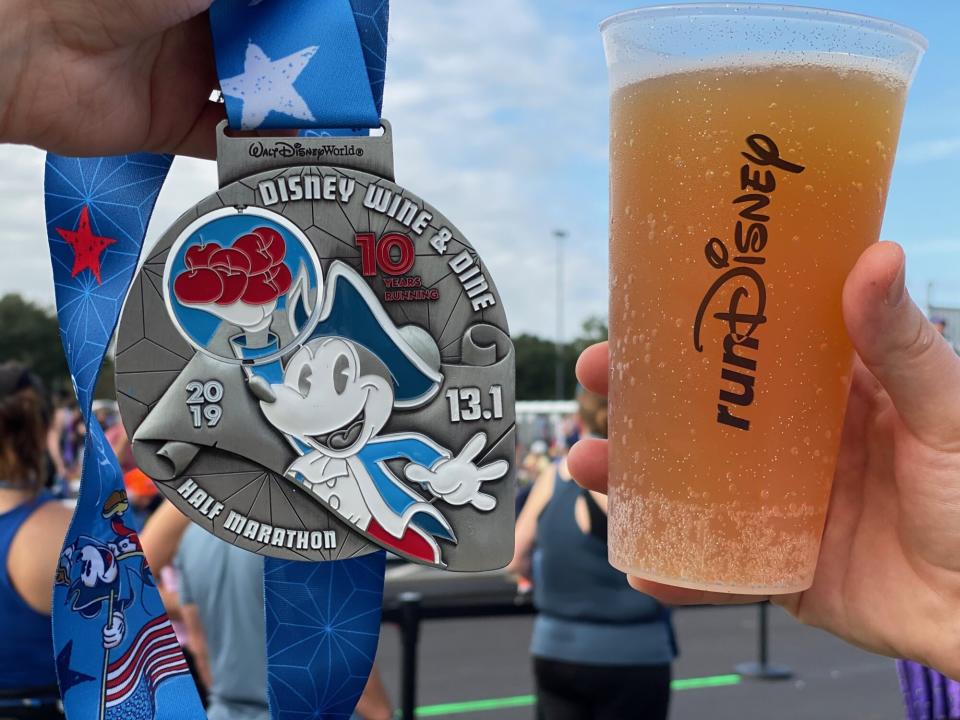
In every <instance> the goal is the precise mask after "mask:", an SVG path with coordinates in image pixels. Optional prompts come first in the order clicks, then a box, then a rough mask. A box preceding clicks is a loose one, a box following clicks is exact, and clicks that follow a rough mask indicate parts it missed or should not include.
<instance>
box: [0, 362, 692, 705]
mask: <svg viewBox="0 0 960 720" xmlns="http://www.w3.org/2000/svg"><path fill="white" fill-rule="evenodd" d="M606 412H607V411H606V400H605V398H602V397H599V396H597V395H593V394H591V393H588V392H586V391H580V392H579V393H578V396H577V400H576V402H559V403H529V404H524V403H521V404H520V406H518V413H517V417H518V430H519V432H518V435H519V442H518V447H517V468H518V493H517V507H516V511H517V525H516V548H517V550H516V555H515V557H514V559H513V562H512V563H511V565H510V568H509V571H510V572H511V573H512V574H513V576H514V577H515V578H516V581H517V586H518V589H519V591H520V592H532V594H533V599H534V604H535V606H536V608H537V611H538V614H537V618H536V620H535V623H534V631H533V637H532V639H531V654H532V660H533V669H534V677H535V681H536V692H537V700H538V704H537V708H538V709H537V717H538V719H539V720H565V719H566V718H585V719H586V718H598V719H600V720H603V719H605V718H611V719H612V718H620V717H626V716H628V715H629V716H632V717H638V718H644V719H649V720H660V719H661V718H666V715H667V706H668V702H669V692H670V691H669V687H670V677H671V663H672V660H673V658H674V656H675V654H676V647H675V642H674V637H673V630H672V626H671V622H670V615H669V612H668V611H667V610H666V609H665V608H663V607H662V606H660V605H659V604H658V603H657V602H656V601H655V600H653V599H652V598H649V597H647V596H644V595H641V594H639V593H636V592H634V591H633V590H631V589H630V587H629V585H628V584H627V582H626V579H625V577H624V576H623V575H622V574H621V573H619V572H618V571H616V570H614V569H613V568H612V567H610V565H609V564H608V563H607V559H606V555H607V553H606V498H605V497H604V496H602V495H598V494H596V493H591V492H588V491H586V490H583V489H581V488H580V487H579V486H577V485H576V483H574V482H573V481H572V479H571V477H570V474H569V471H568V470H567V467H566V460H565V458H566V454H567V450H568V449H569V448H570V447H571V446H572V445H573V444H574V443H575V442H577V440H579V439H580V438H581V437H583V436H605V434H606ZM93 413H94V415H95V416H96V419H97V421H98V422H99V423H100V425H101V426H102V427H103V429H104V434H105V437H106V439H107V441H108V442H109V443H110V446H111V447H112V448H113V451H114V453H115V454H116V456H117V458H118V462H119V465H120V469H121V471H122V474H123V479H124V484H125V487H126V500H125V501H124V502H126V503H128V507H127V511H128V512H130V513H131V514H133V515H134V516H135V518H136V525H135V526H134V527H141V528H143V529H142V532H141V533H140V543H141V547H142V550H143V553H144V554H145V556H146V558H147V560H148V563H149V565H150V567H151V569H152V570H153V574H154V577H155V579H156V582H157V587H158V589H159V590H160V593H161V597H162V599H163V602H164V605H165V607H166V609H167V612H168V614H169V616H170V619H171V621H172V622H173V626H174V629H175V631H176V634H177V638H178V640H179V642H180V644H181V646H182V648H183V651H184V655H185V657H186V659H187V662H188V664H189V667H190V669H191V672H192V674H193V676H194V679H195V681H196V684H197V687H198V689H199V690H200V691H201V695H202V696H203V698H204V702H205V703H206V706H207V713H208V716H209V718H210V719H211V720H266V719H267V718H268V717H269V711H268V707H267V687H266V651H265V643H264V636H265V621H264V608H263V584H262V577H263V558H262V557H260V556H257V555H253V554H251V553H248V552H246V551H244V550H241V549H238V548H236V547H234V546H232V545H229V544H227V543H225V542H223V541H221V540H219V539H218V538H216V537H215V536H213V535H212V534H210V533H208V532H206V531H205V530H203V529H202V528H200V527H199V526H196V525H193V524H191V523H190V522H189V521H188V519H187V518H186V517H185V516H184V515H182V514H181V513H180V512H179V511H178V510H176V508H174V507H173V506H172V505H170V504H169V503H167V502H165V501H164V500H163V499H162V496H161V495H160V494H159V493H158V491H157V488H156V487H155V486H154V484H153V482H152V481H151V480H150V478H148V477H147V476H146V475H144V473H143V472H141V471H140V470H139V469H138V468H137V466H136V463H135V461H134V457H133V453H132V451H131V444H130V439H129V438H128V437H127V434H126V432H125V430H124V427H123V424H122V423H121V422H120V417H119V413H118V408H117V404H116V402H113V401H108V400H97V401H96V402H95V403H94V404H93ZM14 429H16V431H14ZM87 431H88V429H87V427H86V425H85V423H84V420H83V416H82V415H81V413H80V412H79V410H78V408H77V406H76V402H75V401H74V400H73V399H72V397H71V396H69V395H68V394H65V393H60V394H57V395H56V396H55V397H54V398H52V399H50V398H48V396H47V393H46V392H45V391H44V389H43V387H42V384H41V383H40V381H39V380H38V379H37V378H36V377H35V376H34V375H33V374H32V373H31V372H30V371H29V369H28V368H27V367H25V366H23V365H19V364H17V363H6V364H4V365H0V561H2V562H0V616H2V617H3V618H4V621H5V624H6V625H8V626H16V627H17V628H18V632H17V633H16V637H11V636H10V635H9V633H8V640H10V642H8V643H6V647H7V649H6V650H4V649H0V669H2V670H0V720H5V719H6V718H32V719H33V720H38V719H42V718H56V717H61V715H60V709H59V703H58V691H57V688H56V673H55V671H54V658H53V652H52V647H53V645H52V639H51V637H50V620H49V614H50V594H51V589H52V583H53V578H54V575H55V570H56V568H57V562H58V557H59V553H60V547H61V545H62V540H63V537H64V535H65V534H66V530H67V526H68V524H69V520H70V517H71V511H72V505H73V503H74V499H75V498H76V495H77V492H78V490H79V483H80V476H81V470H82V467H83V460H84V440H85V438H86V434H87ZM131 525H133V523H131ZM37 538H40V540H37ZM106 623H107V624H106V625H105V627H104V637H105V638H106V637H107V636H108V635H109V634H111V633H113V634H116V633H117V632H118V630H117V628H116V626H114V625H112V624H111V623H112V620H110V619H107V620H106ZM120 632H122V631H120ZM13 648H16V649H15V650H14V649H13ZM25 648H26V650H25ZM15 656H16V657H15ZM18 663H19V666H20V670H19V671H17V672H15V671H14V670H13V669H12V668H13V667H14V665H15V664H18ZM25 700H28V701H29V702H24V701H25ZM638 707H642V708H644V710H643V713H642V714H640V715H638V714H636V708H638ZM392 716H393V707H392V704H391V701H390V699H389V697H388V696H387V692H386V690H385V688H384V686H383V683H382V681H381V679H380V674H379V671H378V670H377V668H376V666H375V668H374V672H373V674H372V675H371V679H370V682H369V683H368V686H367V689H366V690H365V692H364V695H363V698H362V699H361V701H360V704H359V706H358V708H357V712H356V717H358V718H364V719H366V720H386V718H390V717H392Z"/></svg>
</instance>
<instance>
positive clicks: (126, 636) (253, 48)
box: [45, 0, 388, 720]
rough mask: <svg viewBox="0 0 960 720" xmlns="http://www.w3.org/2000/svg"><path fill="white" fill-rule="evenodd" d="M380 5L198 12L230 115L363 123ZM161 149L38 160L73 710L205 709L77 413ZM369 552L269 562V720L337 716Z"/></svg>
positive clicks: (362, 637)
mask: <svg viewBox="0 0 960 720" xmlns="http://www.w3.org/2000/svg"><path fill="white" fill-rule="evenodd" d="M387 14H388V1H387V0H259V2H256V1H254V2H251V0H217V1H216V2H215V3H214V4H213V6H212V7H211V9H210V21H211V28H212V31H213V37H214V47H215V52H216V61H217V69H218V73H219V75H220V79H221V85H222V90H223V94H224V100H225V103H226V109H227V115H228V118H229V120H230V124H231V126H232V127H235V128H263V129H269V128H291V127H294V128H303V129H307V128H310V129H319V128H330V129H339V130H338V132H339V133H340V134H343V133H344V132H348V133H349V132H351V131H350V130H344V129H349V128H370V127H374V126H376V125H377V124H378V123H379V115H380V106H381V101H382V94H383V79H384V68H385V61H386V27H387ZM353 132H356V133H357V134H360V133H363V134H365V133H366V130H362V131H353ZM172 160H173V158H172V157H170V156H161V155H151V154H146V153H139V154H134V155H128V156H122V157H110V158H66V157H61V156H57V155H54V154H49V155H48V156H47V164H46V176H45V206H46V217H47V235H48V239H49V244H50V255H51V262H52V265H53V274H54V285H55V290H56V300H57V312H58V316H59V319H60V329H61V339H62V342H63V346H64V351H65V353H66V355H67V361H68V365H69V367H70V372H71V376H72V378H73V382H74V385H75V389H76V394H77V398H78V402H79V404H80V410H81V412H82V413H83V416H84V418H85V420H86V423H87V427H88V432H87V437H86V441H85V445H84V462H83V474H82V480H81V484H80V494H79V497H78V500H77V509H76V512H75V514H74V518H73V521H72V523H71V526H70V529H69V530H68V532H67V537H66V540H65V541H64V548H63V553H62V555H61V560H60V566H59V568H58V571H57V583H56V585H55V588H54V598H53V613H52V614H53V634H54V652H55V654H56V664H57V675H58V679H59V683H60V690H61V694H62V696H63V702H64V707H65V710H66V713H67V717H68V718H71V719H72V720H81V719H86V718H101V719H103V720H166V719H167V718H169V719H170V720H175V719H176V720H193V718H203V717H205V715H204V712H203V709H202V707H201V705H200V701H199V698H198V696H197V693H196V689H195V687H194V685H193V682H192V680H191V678H190V676H189V674H188V671H187V666H186V663H185V662H184V660H183V656H182V654H181V653H180V650H179V646H178V645H177V642H176V637H175V636H174V634H173V630H172V628H171V626H170V623H169V620H168V619H167V616H166V614H165V612H164V610H163V605H162V604H161V601H160V597H159V593H158V592H157V589H156V586H155V583H154V580H153V578H152V576H151V574H150V570H149V568H148V567H147V565H146V561H145V559H144V557H143V552H142V550H141V548H140V544H139V540H138V539H137V535H136V529H137V528H136V523H135V522H134V520H133V518H132V517H131V516H130V513H129V512H127V511H128V506H129V504H128V501H127V499H126V495H125V494H124V490H123V478H122V475H121V472H120V468H119V466H118V464H117V460H116V458H115V456H114V455H113V452H112V451H111V449H110V446H109V444H108V443H107V442H106V439H105V438H104V435H103V431H102V429H101V428H100V426H99V424H98V423H97V421H96V419H95V418H94V417H93V416H92V414H91V403H92V399H93V389H94V387H95V385H96V381H97V378H98V376H99V372H100V367H101V365H102V364H103V358H104V356H105V354H106V351H107V347H108V345H109V342H110V338H111V336H112V334H113V330H114V328H115V326H116V324H117V320H118V317H119V314H120V309H121V305H122V303H123V299H124V297H125V295H126V292H127V289H128V287H129V285H130V282H131V279H132V276H133V273H134V271H135V269H136V267H137V260H138V258H139V256H140V250H141V247H142V245H143V240H144V235H145V233H146V227H147V223H148V221H149V218H150V215H151V214H152V211H153V206H154V204H155V202H156V199H157V195H158V193H159V191H160V188H161V187H162V185H163V182H164V180H165V179H166V176H167V172H168V170H169V168H170V164H171V162H172ZM147 342H148V341H147ZM384 564H385V559H384V553H383V552H375V553H372V554H370V555H365V556H362V557H359V558H352V559H345V560H338V561H334V562H329V563H303V562H294V561H281V560H275V559H267V561H266V563H265V571H264V590H265V603H266V627H267V638H266V640H267V656H268V681H269V700H270V711H271V716H272V717H273V718H275V719H283V720H286V719H287V718H290V719H291V720H292V718H307V717H310V718H348V717H349V716H350V714H351V713H352V711H353V708H354V707H355V705H356V702H357V699H358V698H359V696H360V693H361V692H362V690H363V687H364V685H365V683H366V679H367V676H368V674H369V672H370V667H371V665H372V662H373V657H374V654H375V652H376V646H377V638H378V635H379V626H380V606H381V602H382V594H383V576H384ZM234 631H235V632H244V629H243V628H236V629H234Z"/></svg>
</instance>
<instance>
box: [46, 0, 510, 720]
mask: <svg viewBox="0 0 960 720" xmlns="http://www.w3.org/2000/svg"><path fill="white" fill-rule="evenodd" d="M386 14H387V8H386V3H385V2H367V1H365V0H354V1H353V2H348V1H347V0H338V1H337V2H332V1H331V2H325V3H309V4H307V3H299V2H290V1H289V0H267V1H266V2H260V3H248V2H239V1H235V0H218V2H216V3H214V5H213V6H212V7H211V10H210V23H211V27H212V30H213V39H214V47H215V49H216V57H217V67H218V70H219V76H220V78H221V81H220V86H221V88H222V90H223V93H224V96H225V100H226V112H227V115H228V117H229V119H230V127H232V128H238V129H258V130H260V131H261V134H262V135H263V137H260V138H258V139H250V138H241V137H233V136H232V135H231V132H230V130H229V129H228V128H227V127H226V124H224V125H222V126H221V127H220V129H219V130H217V131H216V133H215V132H214V128H213V126H212V124H206V123H202V124H201V125H200V126H199V127H198V128H196V129H195V130H194V131H193V132H195V133H204V132H206V133H208V134H209V137H210V138H211V139H214V138H215V139H216V140H217V142H218V144H219V152H218V165H219V170H220V186H221V187H220V189H219V190H218V191H217V192H216V193H215V194H213V195H211V196H210V197H208V198H207V199H205V200H203V201H201V202H200V203H199V204H198V205H197V206H196V207H195V208H194V209H192V210H189V211H188V212H186V213H185V214H184V215H183V216H182V217H181V218H180V220H178V221H177V222H176V223H175V224H174V226H173V227H172V228H171V229H170V230H169V231H168V232H167V233H165V234H164V235H163V236H162V238H161V239H160V241H159V242H158V243H157V245H156V247H154V248H153V249H152V250H151V251H150V253H149V254H148V256H147V258H146V260H145V262H144V264H143V266H142V268H141V269H140V270H139V271H138V272H137V273H136V275H135V277H134V276H133V274H134V270H135V269H136V259H137V256H138V254H139V246H140V244H141V243H142V239H143V235H144V232H145V230H146V219H147V218H148V217H149V210H150V206H152V203H153V201H154V200H155V198H156V194H157V192H158V191H159V188H160V186H161V185H162V182H163V180H164V178H165V175H166V170H167V169H168V167H169V164H170V161H171V158H169V157H157V156H150V155H138V156H129V157H122V158H99V159H91V160H76V159H67V158H61V157H58V156H54V155H51V156H50V158H49V160H48V171H47V210H48V224H49V226H50V230H51V233H50V237H51V252H52V254H53V256H54V270H55V274H56V276H57V282H58V285H57V300H58V309H59V311H60V318H61V323H62V326H63V328H64V333H65V335H64V338H65V343H64V344H65V348H66V349H67V352H68V356H69V357H70V361H71V368H72V370H73V372H74V376H75V381H76V383H77V388H78V394H79V395H80V397H81V404H82V405H84V407H85V408H86V410H87V411H88V412H87V414H88V415H89V398H90V391H91V390H92V387H93V383H94V382H95V379H96V376H97V368H99V365H100V359H101V358H102V356H103V353H104V352H105V350H106V346H107V343H108V342H109V340H110V336H111V333H112V329H113V326H114V324H115V323H116V322H117V320H118V316H119V329H118V335H117V344H116V363H117V387H118V392H119V397H120V405H121V414H122V418H123V423H124V425H125V427H126V429H127V432H128V434H129V436H130V437H131V439H132V447H133V453H134V456H135V458H136V460H137V462H138V464H139V465H140V467H141V469H142V470H143V471H144V472H146V473H147V474H148V475H150V476H151V477H152V478H153V479H154V480H155V481H157V485H158V487H159V489H160V491H161V492H162V493H163V494H164V495H165V496H166V497H167V498H169V499H170V500H171V501H172V502H173V503H174V504H175V505H177V506H178V507H179V508H180V509H181V510H182V511H183V512H184V513H186V514H187V515H188V516H189V517H191V518H192V519H193V520H195V521H196V522H198V523H199V524H201V526H203V527H205V528H206V529H207V530H209V531H211V532H213V533H214V534H216V535H218V536H219V537H220V538H222V539H224V540H227V541H228V542H231V543H234V544H236V545H238V546H239V547H242V548H245V549H247V550H250V551H253V552H257V553H261V554H263V555H266V556H268V559H267V563H266V566H265V597H266V603H267V636H268V638H267V643H268V646H267V649H268V665H269V684H270V702H271V714H272V715H273V717H275V718H282V717H288V716H291V717H292V716H293V715H290V713H294V714H296V713H301V714H302V713H303V712H309V713H314V714H316V716H318V717H348V716H349V714H350V713H351V711H352V709H353V707H354V705H355V703H356V699H357V697H358V696H359V693H360V691H361V690H362V688H363V685H364V683H365V679H366V676H367V674H368V673H369V670H370V665H371V663H372V661H373V655H374V653H375V650H376V639H377V635H378V632H379V609H380V602H381V596H382V584H383V572H384V553H383V552H382V549H387V550H390V551H391V552H394V553H395V554H397V555H399V556H401V557H404V558H406V559H410V560H414V561H416V562H421V563H426V564H429V565H434V566H438V567H447V568H450V569H456V570H481V569H490V568H494V567H500V566H503V565H505V564H506V563H507V561H508V560H509V559H510V557H511V553H512V521H513V475H512V462H513V443H514V418H513V363H514V359H513V348H512V344H511V342H510V338H509V335H508V331H507V324H506V318H505V315H504V313H503V310H502V308H501V305H500V302H499V297H498V296H497V293H496V289H495V286H494V284H493V281H492V279H491V278H490V277H489V273H488V271H487V270H486V268H485V267H484V266H483V264H482V262H481V260H480V258H479V257H478V256H477V254H476V252H475V251H474V250H473V248H472V246H471V245H470V244H469V243H468V242H467V240H466V239H465V238H464V237H463V235H462V234H461V233H460V232H459V231H458V230H457V229H456V227H455V226H454V225H453V224H452V223H451V222H450V221H448V220H447V219H446V218H445V217H444V216H443V215H442V214H441V213H440V212H439V211H438V210H436V209H435V208H433V207H432V206H430V205H429V204H428V203H425V202H424V201H422V200H420V199H419V198H418V197H416V196H415V195H413V194H412V193H410V192H409V191H407V190H405V189H403V188H402V187H400V186H398V185H396V184H395V183H394V182H393V161H392V148H391V140H392V136H391V132H390V127H389V124H388V123H386V121H384V122H383V123H382V125H381V121H380V119H379V106H380V96H381V92H382V85H383V58H384V57H385V49H386V48H385V37H386ZM208 79H209V78H205V80H208ZM198 82H199V80H198ZM205 107H206V106H205ZM212 107H214V108H219V107H220V106H217V105H215V104H214V105H212ZM208 112H210V111H209V110H205V111H204V113H208ZM377 126H381V127H382V132H381V134H380V135H379V136H376V137H359V136H358V132H357V131H352V130H343V128H358V127H359V128H375V127H377ZM290 128H300V129H316V130H322V129H324V128H327V129H330V132H331V133H332V134H334V135H336V137H331V136H329V134H330V133H323V134H324V135H327V136H325V137H300V138H292V137H289V136H283V137H273V138H271V137H268V135H269V133H270V132H271V130H273V131H274V132H277V131H280V130H285V129H290ZM338 128H340V129H339V130H338ZM310 134H311V135H317V133H310ZM362 135H366V130H364V131H363V132H362ZM117 208H120V209H119V210H118V209H117ZM90 239H92V241H95V242H93V245H91V246H90V247H91V248H93V249H94V250H95V249H96V248H95V247H93V246H94V245H95V246H96V247H99V248H100V250H101V253H100V254H99V259H100V260H102V262H101V263H100V264H98V265H97V268H96V270H97V272H94V267H93V265H94V264H96V263H95V259H94V258H92V257H91V258H86V259H83V262H79V260H80V259H81V258H80V256H79V255H78V254H76V253H79V252H80V251H85V248H87V246H88V245H89V243H90V242H92V241H91V240H90ZM71 240H72V242H71ZM108 246H109V247H110V248H111V252H110V253H102V250H103V248H106V247H108ZM71 253H74V254H76V255H75V257H71ZM86 270H90V272H86ZM131 279H132V280H133V283H132V285H131V286H130V290H129V293H127V287H128V284H129V283H130V281H131ZM124 295H126V296H127V299H126V302H125V304H124V309H123V312H122V314H121V313H120V311H119V301H120V299H121V298H123V297H124ZM94 315H95V316H96V317H97V318H98V319H99V322H98V326H97V332H96V333H95V336H96V338H94V337H92V336H91V335H90V332H89V329H88V326H89V320H90V319H91V318H92V317H93V316H94ZM94 339H96V342H94ZM95 425H96V423H92V426H95ZM98 430H99V428H98V427H94V428H92V432H91V437H92V440H90V441H88V446H89V447H88V450H89V452H88V462H87V467H86V468H85V473H84V481H83V484H82V487H81V496H80V499H79V501H78V508H77V514H76V516H75V521H74V524H73V527H72V528H71V531H70V533H69V534H68V538H67V543H66V547H65V550H64V555H63V567H62V568H61V570H62V572H61V573H60V576H61V577H62V579H63V584H62V585H61V586H58V587H60V588H61V589H60V590H58V591H57V594H56V596H55V601H54V628H55V645H56V646H57V648H56V649H57V651H58V652H59V653H60V655H61V657H62V658H63V663H62V671H61V673H60V677H61V687H62V691H63V693H64V700H65V705H66V707H67V713H68V715H69V716H70V717H88V716H89V714H88V713H89V709H90V708H91V707H94V706H95V707H99V708H100V716H101V717H110V718H114V717H116V718H121V717H123V718H127V717H129V718H138V719H139V718H144V719H147V718H166V717H170V718H173V717H177V718H181V717H202V711H201V710H200V709H199V705H198V703H197V702H196V697H195V695H194V693H193V692H192V689H190V688H189V680H188V679H187V678H186V677H185V676H184V675H183V669H182V667H181V664H182V658H181V657H180V655H179V651H178V650H177V649H176V647H175V643H172V641H171V640H170V639H169V638H170V633H169V629H168V628H169V622H168V621H167V620H166V616H165V615H164V613H163V608H162V606H161V605H160V603H159V598H158V597H157V595H156V590H155V588H154V587H153V581H152V577H151V576H150V572H149V569H148V568H147V567H146V564H145V562H144V560H143V557H142V552H141V551H139V546H138V543H137V541H136V535H135V532H134V530H133V529H131V528H129V527H128V524H126V522H125V521H124V520H123V517H122V512H123V510H122V508H123V507H124V504H123V502H122V490H121V488H122V483H121V482H120V478H119V471H118V470H117V469H116V467H115V460H114V459H113V458H112V456H111V455H110V451H109V448H107V447H106V444H105V443H103V442H102V441H100V442H98V435H99V433H98V432H97V431H98ZM105 494H109V495H110V497H111V498H113V497H114V496H116V497H117V498H118V499H117V501H116V502H111V501H108V503H107V505H109V507H107V505H104V504H103V503H102V501H100V500H99V498H102V497H104V495H105ZM323 647H326V648H327V649H326V650H324V651H323V652H317V650H318V648H323ZM71 651H72V660H71ZM178 658H179V659H178ZM81 675H82V676H83V677H85V678H86V677H89V678H90V680H89V681H86V680H79V679H78V678H80V677H81ZM161 698H165V699H164V700H161ZM169 698H176V700H173V701H171V700H170V699H169ZM298 716H299V715H298Z"/></svg>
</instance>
